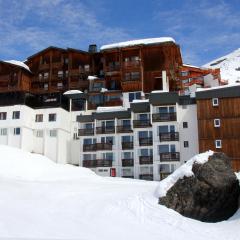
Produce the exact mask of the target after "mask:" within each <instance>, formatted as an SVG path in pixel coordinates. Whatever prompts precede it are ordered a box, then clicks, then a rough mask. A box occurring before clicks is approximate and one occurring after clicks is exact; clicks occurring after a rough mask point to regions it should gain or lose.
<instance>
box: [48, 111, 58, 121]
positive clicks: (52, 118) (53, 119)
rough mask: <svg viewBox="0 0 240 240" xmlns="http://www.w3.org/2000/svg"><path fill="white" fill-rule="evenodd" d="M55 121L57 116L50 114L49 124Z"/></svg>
mask: <svg viewBox="0 0 240 240" xmlns="http://www.w3.org/2000/svg"><path fill="white" fill-rule="evenodd" d="M56 119H57V114H56V113H50V114H49V115H48V121H49V122H55V121H56Z"/></svg>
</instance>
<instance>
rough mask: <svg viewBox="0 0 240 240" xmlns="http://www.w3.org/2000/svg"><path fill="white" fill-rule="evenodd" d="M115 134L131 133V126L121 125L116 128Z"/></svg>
mask: <svg viewBox="0 0 240 240" xmlns="http://www.w3.org/2000/svg"><path fill="white" fill-rule="evenodd" d="M117 132H118V133H131V132H133V130H132V126H131V125H121V126H117Z"/></svg>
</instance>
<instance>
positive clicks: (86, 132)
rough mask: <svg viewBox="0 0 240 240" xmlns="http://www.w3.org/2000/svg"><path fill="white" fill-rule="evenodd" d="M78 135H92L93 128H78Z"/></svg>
mask: <svg viewBox="0 0 240 240" xmlns="http://www.w3.org/2000/svg"><path fill="white" fill-rule="evenodd" d="M78 135H79V136H92V135H94V128H84V129H78Z"/></svg>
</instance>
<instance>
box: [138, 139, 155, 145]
mask: <svg viewBox="0 0 240 240" xmlns="http://www.w3.org/2000/svg"><path fill="white" fill-rule="evenodd" d="M152 144H153V139H152V137H149V138H139V145H140V146H151V145H152Z"/></svg>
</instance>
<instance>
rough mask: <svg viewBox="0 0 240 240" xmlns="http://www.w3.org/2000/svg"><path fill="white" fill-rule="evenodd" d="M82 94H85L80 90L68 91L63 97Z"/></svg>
mask: <svg viewBox="0 0 240 240" xmlns="http://www.w3.org/2000/svg"><path fill="white" fill-rule="evenodd" d="M81 93H83V92H82V91H80V90H69V91H66V92H65V93H63V95H72V94H81Z"/></svg>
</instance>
